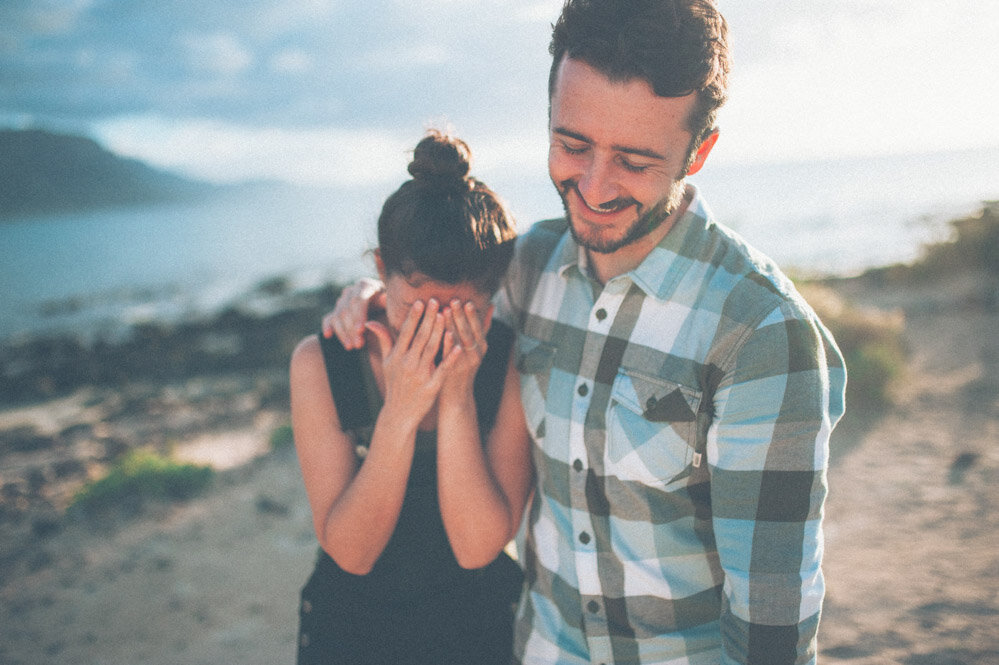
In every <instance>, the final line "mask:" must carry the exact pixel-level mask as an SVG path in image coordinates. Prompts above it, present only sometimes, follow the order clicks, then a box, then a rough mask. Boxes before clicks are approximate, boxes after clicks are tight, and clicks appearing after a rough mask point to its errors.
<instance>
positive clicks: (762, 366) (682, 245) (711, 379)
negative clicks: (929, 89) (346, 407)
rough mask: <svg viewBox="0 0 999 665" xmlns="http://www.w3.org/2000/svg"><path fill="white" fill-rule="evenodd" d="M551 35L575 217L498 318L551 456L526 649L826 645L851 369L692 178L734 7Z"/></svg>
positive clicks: (793, 648)
mask: <svg viewBox="0 0 999 665" xmlns="http://www.w3.org/2000/svg"><path fill="white" fill-rule="evenodd" d="M551 53H552V56H553V61H552V69H551V74H550V83H549V94H550V117H549V136H550V152H549V173H550V175H551V178H552V182H553V183H554V184H555V186H556V187H557V188H558V191H559V193H560V195H561V196H562V199H563V203H564V206H565V211H566V217H565V219H562V220H552V221H546V222H540V223H538V224H536V225H535V226H534V227H533V228H532V229H531V230H530V231H529V232H528V233H527V234H525V235H524V236H523V237H522V238H520V239H519V240H518V244H517V253H516V255H515V258H514V260H513V264H512V266H511V269H510V272H509V274H508V276H507V280H506V283H505V285H504V287H503V289H502V291H501V293H500V294H499V296H498V298H497V314H496V315H497V316H500V317H501V318H505V319H507V320H508V321H509V322H511V323H512V324H513V325H514V326H515V327H516V329H517V330H518V342H517V352H516V353H517V355H516V362H517V367H518V370H519V372H520V374H521V387H522V402H523V406H524V410H525V415H526V417H527V422H528V426H529V428H530V429H531V435H532V437H533V439H534V443H535V445H534V454H533V457H534V462H535V467H536V472H537V486H536V491H535V493H534V498H533V500H532V505H531V506H530V511H529V518H528V523H527V531H526V543H525V547H524V551H523V553H522V556H521V561H522V563H523V565H524V567H525V571H526V578H527V588H526V590H525V593H524V596H523V597H522V601H521V605H520V609H519V612H518V619H517V626H516V636H515V645H514V649H515V653H516V655H517V658H518V661H519V662H521V663H525V664H527V663H530V664H532V665H534V664H542V663H545V664H549V663H573V664H574V663H605V664H610V663H634V664H642V665H644V664H647V663H686V664H692V665H699V664H702V663H704V664H707V663H712V664H714V663H767V664H774V663H807V662H814V661H815V658H816V631H817V627H818V620H819V614H820V609H821V603H822V597H823V593H824V582H823V577H822V572H821V567H820V564H821V554H822V536H821V517H822V506H823V502H824V499H825V494H826V484H825V469H826V464H827V461H828V440H829V434H830V432H831V430H832V428H833V426H834V425H835V423H836V422H837V421H838V419H839V417H840V416H841V415H842V412H843V388H844V384H845V379H846V376H845V370H844V367H843V361H842V357H841V356H840V353H839V351H838V349H837V348H836V345H835V343H834V341H833V340H832V338H831V336H830V335H829V333H828V331H827V330H826V329H825V328H824V327H823V326H822V324H821V323H820V322H819V321H818V319H817V318H816V316H815V314H814V313H813V312H812V310H811V309H810V308H809V307H808V306H807V304H805V303H804V301H803V300H802V299H801V297H800V296H799V295H798V294H797V293H796V292H795V290H794V288H793V286H792V285H791V283H790V282H789V280H788V279H787V278H786V277H785V276H784V275H783V274H782V273H781V272H780V271H779V270H778V269H777V267H776V266H774V265H773V263H772V262H770V261H769V260H768V259H767V258H766V257H764V256H762V255H760V254H759V253H758V252H756V251H755V250H753V249H752V248H750V247H749V246H747V245H746V244H745V242H744V241H743V240H741V239H740V238H739V237H738V236H736V235H735V234H734V233H732V232H731V231H729V230H728V229H726V228H725V227H723V226H721V225H719V224H717V223H716V222H715V221H714V220H713V219H712V218H711V214H710V213H709V211H708V209H707V208H706V206H705V203H704V202H703V200H702V199H701V197H700V195H699V194H698V193H697V191H696V190H695V189H694V188H693V187H692V186H690V185H687V184H686V183H685V181H684V178H685V177H686V176H687V175H690V174H693V173H695V172H696V171H697V170H698V169H700V168H701V166H702V165H703V163H704V161H705V159H706V158H707V156H708V153H709V152H710V151H711V148H712V147H713V145H714V143H715V141H716V139H717V137H718V133H717V131H716V129H715V126H714V122H715V115H716V112H717V109H718V107H719V106H720V105H721V104H722V103H723V101H724V99H725V95H726V85H727V75H728V71H729V56H728V35H727V27H726V24H725V21H724V19H723V18H722V16H721V15H720V14H719V13H718V11H717V9H716V7H715V6H714V4H713V2H712V1H711V0H569V1H568V2H567V3H566V5H565V7H564V9H563V12H562V14H561V16H560V18H559V20H558V22H557V24H556V25H555V28H554V32H553V37H552V43H551ZM334 316H335V315H334ZM341 319H342V320H341V321H340V322H339V323H338V324H337V325H338V326H340V327H341V328H343V327H344V326H346V327H347V328H349V329H352V330H356V323H355V322H352V321H350V320H349V317H348V316H343V317H341ZM344 321H346V323H345V322H344ZM338 334H340V335H341V336H342V337H350V335H351V332H350V331H349V330H348V331H346V332H341V333H338Z"/></svg>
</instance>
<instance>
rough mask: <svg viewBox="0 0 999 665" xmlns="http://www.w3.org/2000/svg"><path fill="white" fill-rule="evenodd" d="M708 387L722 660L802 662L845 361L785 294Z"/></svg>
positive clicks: (811, 657)
mask: <svg viewBox="0 0 999 665" xmlns="http://www.w3.org/2000/svg"><path fill="white" fill-rule="evenodd" d="M734 360H735V362H734V364H733V365H732V366H731V368H730V370H729V371H728V372H727V374H726V376H725V378H724V380H723V382H722V385H721V386H720V388H719V390H718V391H717V393H716V396H715V404H714V407H715V410H716V417H715V421H714V424H713V425H712V427H711V429H710V431H709V435H708V446H707V453H708V462H709V464H710V469H711V505H712V514H713V519H714V530H715V537H716V540H717V546H718V553H719V557H720V560H721V565H722V568H723V569H724V572H725V582H724V594H725V598H724V599H723V614H722V639H723V653H722V662H723V663H767V664H768V665H778V664H782V663H812V662H815V658H816V648H817V646H816V631H817V628H818V619H819V611H820V609H821V605H822V598H823V594H824V591H825V584H824V580H823V577H822V570H821V556H822V531H821V519H822V506H823V502H824V500H825V496H826V492H827V486H826V466H827V462H828V456H829V448H828V442H829V434H830V432H831V430H832V428H833V426H834V425H835V423H836V421H837V420H838V419H839V417H840V416H841V415H842V413H843V388H844V385H845V369H844V366H843V361H842V357H841V356H840V354H839V351H838V349H837V348H836V346H835V343H834V342H833V341H832V338H831V337H830V336H829V334H828V332H827V331H826V330H825V329H824V328H823V327H822V326H821V324H820V323H818V321H816V320H814V319H811V318H807V315H805V314H803V313H802V312H801V311H799V310H798V309H797V308H796V307H795V306H794V305H793V304H792V303H784V304H782V305H781V306H780V307H778V308H777V309H775V310H774V311H772V312H771V313H770V315H769V316H767V317H766V318H765V319H764V320H763V321H761V322H760V324H759V325H757V326H756V327H755V329H754V330H753V331H752V333H751V334H750V335H749V337H748V339H747V340H746V342H745V343H744V344H743V345H742V346H741V348H740V349H739V351H738V352H737V356H736V358H735V359H734Z"/></svg>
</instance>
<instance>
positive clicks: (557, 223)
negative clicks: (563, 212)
mask: <svg viewBox="0 0 999 665" xmlns="http://www.w3.org/2000/svg"><path fill="white" fill-rule="evenodd" d="M568 228H569V224H568V222H567V221H566V220H565V219H564V218H561V217H559V218H554V219H543V220H541V221H540V222H535V223H534V224H533V225H531V228H530V229H528V230H527V232H526V233H523V234H521V236H520V237H519V238H517V249H516V256H517V259H516V261H515V262H516V263H518V264H520V265H521V266H524V265H535V264H538V265H539V266H540V265H544V264H545V263H547V261H548V259H549V258H550V257H551V255H552V252H553V251H554V250H555V247H556V246H557V245H558V243H559V241H560V240H561V239H562V237H563V236H564V235H565V233H566V231H567V230H568Z"/></svg>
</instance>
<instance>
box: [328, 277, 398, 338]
mask: <svg viewBox="0 0 999 665" xmlns="http://www.w3.org/2000/svg"><path fill="white" fill-rule="evenodd" d="M379 309H381V310H384V309H385V286H384V285H383V284H382V283H381V282H379V281H378V280H374V279H369V278H367V277H365V278H363V279H361V280H359V281H358V282H356V283H354V284H351V285H350V286H347V287H345V288H344V289H343V291H342V292H341V293H340V297H339V298H337V299H336V305H334V306H333V311H332V312H330V313H329V314H327V315H326V316H324V317H323V337H326V338H330V337H332V336H333V335H336V336H337V338H339V340H340V343H341V344H343V347H344V348H345V349H348V350H349V349H359V348H361V347H362V346H364V330H365V324H366V323H367V322H368V319H369V318H370V315H371V313H372V312H376V311H378V310H379Z"/></svg>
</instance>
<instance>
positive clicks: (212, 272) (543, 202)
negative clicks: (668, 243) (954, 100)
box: [0, 148, 999, 343]
mask: <svg viewBox="0 0 999 665" xmlns="http://www.w3.org/2000/svg"><path fill="white" fill-rule="evenodd" d="M489 182H490V184H491V185H492V186H493V187H495V188H496V189H497V191H499V192H500V193H501V194H502V195H503V196H504V198H505V199H506V200H507V201H508V203H509V204H510V207H511V208H512V210H513V212H514V214H515V215H516V216H517V218H518V220H519V225H520V226H521V228H522V229H526V228H527V226H529V224H530V223H531V222H532V221H534V220H537V219H541V218H544V217H552V216H556V215H559V214H560V213H561V204H560V203H559V200H558V198H557V196H556V195H555V193H554V189H553V188H552V187H551V184H550V183H549V182H548V180H547V176H546V174H545V173H538V174H536V176H535V175H531V176H530V177H529V176H528V175H527V174H504V175H502V176H500V177H497V178H490V179H489ZM691 182H693V183H694V184H695V185H697V186H698V188H699V189H700V190H701V192H702V193H703V194H704V195H705V197H706V198H707V200H708V203H709V205H710V207H711V208H712V210H713V211H714V212H715V214H716V216H717V217H718V219H719V220H720V221H722V222H723V223H725V224H727V225H729V226H731V227H732V228H733V229H735V230H736V231H737V232H739V233H740V234H742V235H743V236H744V237H745V238H746V239H747V240H749V241H750V242H751V243H752V244H753V245H755V246H756V247H757V248H758V249H760V250H762V251H763V252H764V253H766V254H768V255H770V256H771V257H772V258H773V259H775V260H776V261H777V262H778V263H779V264H780V265H782V266H784V267H785V268H787V269H789V270H791V271H792V272H793V273H794V274H805V275H813V274H840V275H848V274H855V273H858V272H860V271H862V270H864V269H865V268H869V267H875V266H879V265H886V264H890V263H895V262H905V261H910V260H912V259H914V258H916V257H917V256H918V254H919V251H920V248H921V247H922V246H923V245H924V244H925V243H927V242H932V241H938V240H942V239H944V238H946V237H947V234H948V231H949V225H948V224H947V222H948V221H949V220H951V219H954V218H956V217H958V216H962V215H966V214H969V213H972V212H974V211H975V210H976V209H977V208H978V207H979V205H980V202H981V201H982V200H990V199H996V198H999V148H991V149H982V150H977V151H964V152H953V153H932V154H923V155H895V156H884V157H868V158H864V159H840V160H833V161H814V162H801V163H783V164H762V165H761V164H757V165H734V164H718V165H712V164H711V163H710V162H709V164H708V166H707V167H706V168H705V170H704V171H703V173H701V174H698V175H697V176H695V177H693V178H692V179H691ZM392 189H393V187H392V186H382V187H373V186H372V187H354V188H350V189H337V190H333V189H304V188H294V187H290V186H277V187H246V188H243V189H240V190H238V191H230V192H228V193H226V194H224V195H220V196H218V197H215V198H212V199H208V200H204V201H199V202H196V203H185V204H170V205H157V206H147V207H139V208H119V209H114V210H103V211H96V212H87V213H81V214H63V215H58V216H51V217H46V218H37V219H30V220H21V221H13V222H4V223H0V343H10V342H11V341H12V340H16V339H17V338H19V337H22V336H25V335H35V334H51V333H65V332H77V333H81V334H83V335H84V336H91V335H105V336H113V335H116V334H119V333H121V332H122V331H124V330H127V328H128V326H129V325H130V324H133V323H136V322H140V321H148V320H171V319H178V318H183V317H191V316H201V315H207V314H211V313H213V312H216V311H218V310H220V309H221V308H224V307H227V306H230V305H232V304H233V303H234V302H237V301H238V300H239V299H240V298H241V297H244V296H246V295H247V294H250V293H252V292H253V290H254V289H255V288H257V287H259V286H260V285H261V284H263V283H265V282H267V281H269V280H273V279H276V278H279V279H283V280H285V281H286V282H287V284H288V285H289V286H290V287H291V288H309V287H313V286H318V285H321V284H323V283H326V282H329V281H333V282H343V281H345V280H350V279H353V278H355V277H357V276H359V275H363V274H370V273H371V272H372V271H373V263H372V262H371V260H370V257H369V256H368V255H367V254H366V253H367V251H368V250H369V249H370V248H371V247H373V246H374V244H375V220H376V218H377V214H378V210H379V208H380V206H381V203H382V201H383V200H384V198H385V196H387V195H388V194H389V193H390V192H391V190H392Z"/></svg>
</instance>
